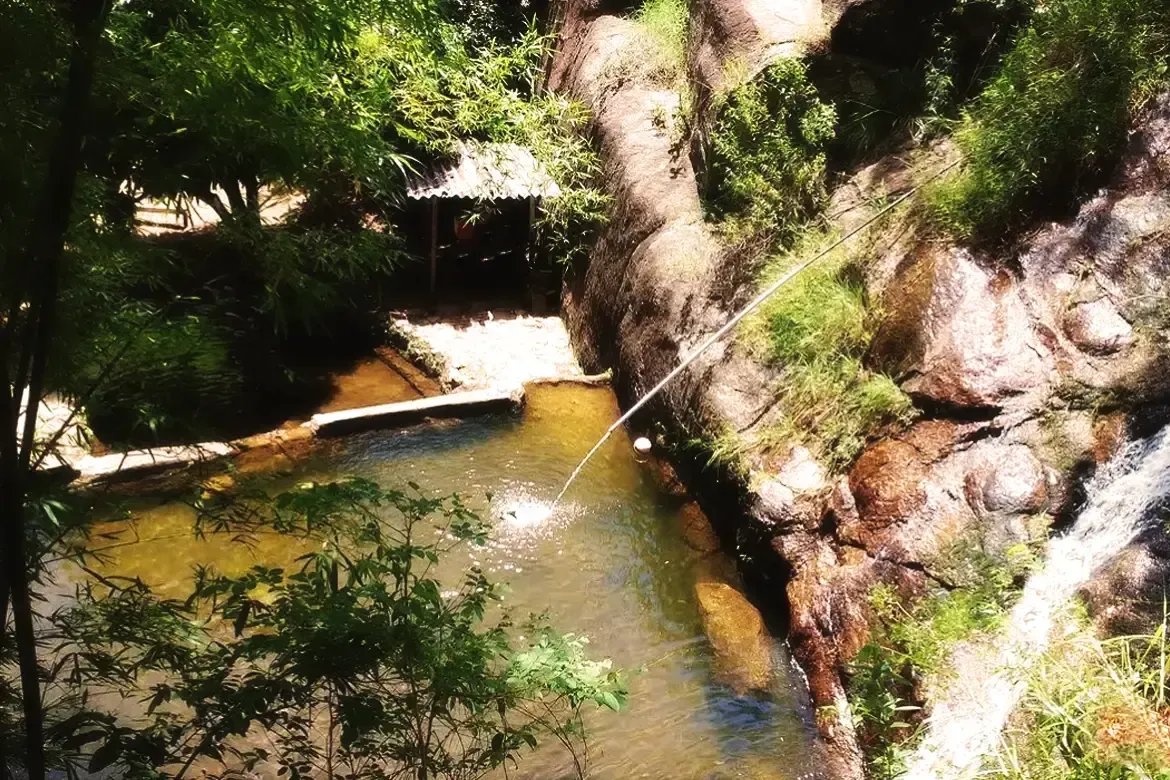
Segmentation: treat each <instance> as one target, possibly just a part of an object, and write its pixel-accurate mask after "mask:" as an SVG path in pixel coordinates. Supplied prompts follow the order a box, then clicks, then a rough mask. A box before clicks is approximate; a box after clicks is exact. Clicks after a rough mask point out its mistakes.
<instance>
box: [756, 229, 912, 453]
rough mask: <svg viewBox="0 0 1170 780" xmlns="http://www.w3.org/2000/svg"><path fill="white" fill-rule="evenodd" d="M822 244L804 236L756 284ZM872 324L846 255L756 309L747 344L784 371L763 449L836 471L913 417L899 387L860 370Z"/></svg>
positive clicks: (874, 317) (870, 308)
mask: <svg viewBox="0 0 1170 780" xmlns="http://www.w3.org/2000/svg"><path fill="white" fill-rule="evenodd" d="M830 238H831V237H830ZM827 240H828V238H826V237H825V236H823V235H817V236H809V237H807V238H806V239H805V240H803V241H802V244H801V246H800V247H798V248H797V249H794V250H793V252H791V253H790V254H788V255H783V256H780V257H776V258H774V259H772V260H771V261H770V262H769V263H768V264H767V265H766V267H765V269H764V271H763V274H762V277H761V286H763V285H766V284H768V283H769V282H771V281H772V280H773V279H775V278H776V277H778V276H779V275H781V274H782V273H784V272H785V271H786V270H787V269H788V268H790V267H791V266H792V265H793V264H794V263H796V262H799V261H800V260H801V259H803V258H805V257H808V256H810V255H811V254H812V253H815V252H816V251H818V250H819V247H820V245H821V244H822V243H823V242H825V241H827ZM878 320H879V313H878V311H877V310H876V307H875V306H874V304H873V302H872V301H871V300H870V299H869V296H868V295H867V293H866V291H865V287H864V284H863V283H862V281H861V279H860V274H859V273H858V272H857V269H856V267H855V266H854V264H853V260H852V256H851V255H849V254H846V253H845V252H844V251H841V252H838V253H836V254H834V255H832V256H830V257H827V258H825V259H823V260H821V261H820V262H819V263H818V264H817V265H814V266H812V267H811V268H809V269H807V270H806V271H804V272H802V273H801V274H799V275H797V276H796V277H794V278H793V279H792V281H790V282H789V283H788V285H787V286H786V287H784V288H782V289H781V290H780V291H779V292H777V293H776V294H775V295H774V296H773V297H772V298H771V299H769V300H768V301H767V302H766V303H765V304H764V305H763V306H762V307H761V310H760V313H759V315H758V316H757V317H756V318H754V319H753V320H752V321H751V322H750V324H749V325H748V326H747V327H746V332H745V338H746V339H747V340H748V342H749V343H750V344H752V345H753V346H754V348H755V349H756V351H757V353H760V354H761V355H762V357H764V358H765V359H766V360H768V361H769V362H771V363H773V364H775V365H777V366H780V367H782V368H783V369H784V376H783V380H782V386H781V388H780V390H779V392H780V404H779V407H780V411H781V419H780V421H779V422H778V423H777V424H776V425H775V426H774V427H773V428H772V429H771V430H770V431H769V432H768V433H767V434H765V436H764V437H763V438H762V444H763V445H764V446H765V447H775V446H780V445H782V444H802V445H804V446H807V447H808V448H809V449H810V451H811V452H812V453H813V454H814V455H815V456H816V457H817V458H818V459H820V460H821V461H822V462H823V463H825V464H826V465H827V466H828V467H829V468H830V469H831V470H840V469H843V468H846V467H847V466H848V465H849V464H850V463H852V461H853V460H854V458H856V457H857V455H858V454H859V453H860V452H861V449H862V448H863V447H864V446H865V443H866V441H868V440H869V439H870V438H872V437H873V436H875V435H877V434H878V433H880V432H881V431H882V430H883V429H885V428H887V427H890V426H896V425H901V424H905V423H907V422H909V421H910V420H911V419H912V418H913V416H914V408H913V405H912V404H911V402H910V399H909V397H907V396H906V394H905V393H903V392H902V391H901V389H899V387H898V385H897V383H895V382H894V380H893V379H891V378H890V377H888V376H886V375H884V374H881V373H878V372H875V371H872V370H870V369H869V368H867V367H866V366H865V364H864V360H863V359H864V356H865V353H866V351H867V349H868V348H869V343H870V341H871V339H872V338H873V333H874V330H875V329H876V327H877V324H878Z"/></svg>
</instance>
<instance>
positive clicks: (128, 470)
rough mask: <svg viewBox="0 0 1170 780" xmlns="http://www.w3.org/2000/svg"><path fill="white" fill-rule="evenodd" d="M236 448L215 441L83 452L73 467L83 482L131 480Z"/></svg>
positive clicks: (216, 457) (205, 459)
mask: <svg viewBox="0 0 1170 780" xmlns="http://www.w3.org/2000/svg"><path fill="white" fill-rule="evenodd" d="M235 451H236V449H235V448H234V447H232V446H231V445H230V444H226V443H224V442H218V441H215V442H206V443H203V444H191V445H186V446H182V447H154V448H151V449H147V450H131V451H130V452H115V453H112V454H110V455H101V456H99V457H94V456H93V455H86V456H85V457H84V458H82V459H81V460H80V461H78V462H77V463H76V464H75V465H74V469H75V470H76V472H77V480H78V481H80V482H82V483H86V482H94V481H96V480H110V479H117V480H118V481H121V480H131V479H137V478H139V477H144V476H147V475H150V474H155V473H157V472H160V471H165V470H167V469H172V468H176V467H178V466H186V465H190V464H192V463H200V462H205V461H210V460H217V459H219V458H223V457H226V456H228V455H231V454H233V453H235Z"/></svg>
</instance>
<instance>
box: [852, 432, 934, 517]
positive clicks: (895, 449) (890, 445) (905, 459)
mask: <svg viewBox="0 0 1170 780" xmlns="http://www.w3.org/2000/svg"><path fill="white" fill-rule="evenodd" d="M926 475H927V470H926V466H925V464H923V462H922V459H921V456H920V453H919V451H918V450H917V449H915V448H914V447H913V446H912V445H910V444H907V443H906V442H904V441H899V440H897V439H885V440H883V441H880V442H878V443H877V444H875V445H874V446H873V447H870V448H869V449H867V450H866V451H865V452H864V453H862V455H861V457H860V458H858V459H857V463H856V465H854V467H853V470H852V471H850V472H849V489H850V491H851V492H852V493H853V497H854V501H855V502H856V506H857V513H858V516H859V520H860V522H861V523H862V524H863V525H865V526H867V527H869V528H886V527H888V526H890V525H892V524H894V523H895V522H897V521H898V520H900V519H902V518H905V517H906V516H907V515H909V514H911V513H912V512H914V511H916V510H917V509H919V508H920V507H921V506H922V505H923V504H925V502H926V493H925V490H924V489H923V485H922V483H923V481H924V480H925V479H926Z"/></svg>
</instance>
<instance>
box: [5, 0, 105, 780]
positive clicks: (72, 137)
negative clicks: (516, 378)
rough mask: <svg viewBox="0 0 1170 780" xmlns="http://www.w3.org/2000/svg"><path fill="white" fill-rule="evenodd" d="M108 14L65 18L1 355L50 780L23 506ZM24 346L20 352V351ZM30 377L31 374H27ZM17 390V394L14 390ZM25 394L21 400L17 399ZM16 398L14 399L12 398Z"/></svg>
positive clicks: (20, 565)
mask: <svg viewBox="0 0 1170 780" xmlns="http://www.w3.org/2000/svg"><path fill="white" fill-rule="evenodd" d="M108 12H109V0H75V2H73V3H72V4H70V5H69V6H67V7H66V9H65V11H64V13H65V14H66V15H67V16H69V17H70V21H71V22H72V24H73V31H74V39H73V45H72V48H71V51H70V58H69V76H68V81H67V83H66V88H65V96H64V100H63V101H62V105H61V120H60V126H59V128H58V135H57V139H56V142H55V144H54V146H53V149H52V151H51V154H50V157H49V164H48V172H47V175H46V181H45V187H44V191H43V193H42V200H41V203H40V204H39V206H38V209H37V211H36V213H35V216H34V219H33V224H32V229H31V230H30V232H29V242H30V243H29V245H28V247H27V248H26V251H25V252H23V253H22V256H21V258H20V260H19V261H18V262H19V263H20V264H21V265H23V266H24V267H23V268H16V269H13V270H15V271H16V273H17V274H18V275H19V277H20V278H23V279H27V280H29V282H30V284H31V289H30V291H29V295H28V304H29V306H28V313H29V317H28V319H26V320H25V322H24V323H23V326H22V327H20V328H19V338H17V339H13V338H11V337H12V336H13V335H14V334H15V333H16V329H17V323H16V322H15V321H13V320H11V319H10V320H9V321H8V322H6V323H5V330H6V337H5V343H4V344H3V354H0V401H3V404H2V406H3V409H2V410H0V411H2V414H3V422H4V431H3V433H2V435H0V438H2V441H0V483H2V484H0V549H2V552H0V555H2V558H3V560H2V561H0V562H2V563H3V570H4V572H5V573H6V575H7V590H8V593H9V596H10V599H11V604H12V615H13V624H14V628H15V634H16V646H17V659H18V662H19V667H20V684H21V700H22V705H23V710H24V726H25V735H26V739H25V761H24V763H25V768H26V773H27V776H28V778H29V780H44V777H45V744H44V715H43V711H42V703H41V689H40V668H39V665H38V662H37V646H36V636H35V634H34V625H33V608H32V597H31V594H30V592H29V561H28V552H27V550H26V544H25V543H26V533H27V529H26V521H27V518H26V516H25V501H26V491H27V489H28V477H29V474H28V467H29V462H30V458H31V455H32V448H33V433H34V430H35V424H36V419H35V418H36V412H37V410H38V408H39V406H40V400H41V394H42V392H43V390H44V379H45V368H46V360H47V352H48V346H49V343H50V341H51V337H52V327H53V320H54V318H55V316H56V298H57V280H58V277H59V274H60V264H61V255H62V253H63V251H64V247H65V233H66V231H67V230H68V227H69V219H70V215H71V213H72V208H73V194H74V190H75V188H76V184H77V174H78V172H79V170H80V168H81V148H82V139H83V136H84V131H85V123H86V115H87V106H88V103H89V96H90V91H91V88H92V85H93V76H94V59H95V57H96V49H97V44H98V41H99V38H100V35H101V32H102V29H103V28H104V25H105V18H106V15H107V14H108ZM10 294H12V295H13V296H14V298H13V299H12V300H10V301H9V303H10V304H11V305H12V306H13V307H19V306H20V305H21V304H22V303H23V301H22V299H23V297H24V296H23V295H22V291H21V290H19V289H17V290H15V291H13V292H11V293H10ZM18 345H19V346H18ZM16 349H19V355H20V358H19V360H18V361H16V362H17V366H18V369H19V370H20V373H21V375H20V376H15V377H10V376H8V369H9V366H11V365H12V364H11V362H10V359H11V357H12V355H13V354H14V353H15V350H16ZM25 372H27V374H26V373H25ZM25 387H28V389H29V399H28V404H27V406H26V408H25V415H26V419H25V424H24V426H23V430H21V429H20V422H19V409H20V404H21V397H20V396H21V395H23V389H24V388H25ZM14 391H15V392H14ZM18 392H19V394H17V393H18ZM14 395H15V397H13V396H14Z"/></svg>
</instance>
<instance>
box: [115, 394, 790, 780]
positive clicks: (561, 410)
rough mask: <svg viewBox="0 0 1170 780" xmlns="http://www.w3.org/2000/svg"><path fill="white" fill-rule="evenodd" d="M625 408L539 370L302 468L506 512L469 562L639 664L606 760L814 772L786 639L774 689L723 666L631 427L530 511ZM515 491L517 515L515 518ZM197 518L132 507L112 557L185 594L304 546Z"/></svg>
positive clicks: (753, 772)
mask: <svg viewBox="0 0 1170 780" xmlns="http://www.w3.org/2000/svg"><path fill="white" fill-rule="evenodd" d="M618 413H619V409H618V406H617V404H616V402H615V400H614V397H613V395H612V393H611V392H610V391H609V390H607V389H597V388H582V387H579V386H559V387H558V386H551V387H550V386H537V387H533V388H531V389H530V391H529V395H528V404H527V408H526V410H525V412H524V414H523V415H519V416H499V417H490V418H482V419H477V420H468V421H462V422H452V423H443V424H435V425H427V426H420V427H418V428H415V429H411V430H407V431H397V432H375V433H370V434H365V435H361V436H356V437H353V438H350V439H346V440H343V441H341V442H339V443H338V445H337V447H336V448H334V449H332V450H331V451H330V452H329V455H328V457H327V458H325V457H323V458H321V459H318V460H317V461H316V462H311V463H309V464H307V465H306V466H305V467H304V469H303V471H302V472H301V473H300V474H297V475H294V477H293V478H295V479H305V478H313V479H322V478H336V477H340V476H347V475H360V476H365V477H370V478H372V479H374V480H376V481H378V482H379V483H381V484H385V485H401V484H403V483H405V482H406V481H408V480H409V481H414V482H417V483H419V484H420V485H421V486H423V487H424V488H425V489H427V490H431V491H434V492H436V493H448V492H453V491H457V492H460V493H461V494H463V495H464V497H465V498H466V499H467V501H468V503H469V504H470V505H471V506H472V507H473V508H476V509H478V510H480V511H481V512H483V513H484V515H485V516H491V517H494V518H497V522H498V525H497V532H496V541H495V542H493V544H492V545H491V546H490V547H489V548H487V549H481V550H475V551H470V552H468V553H465V554H466V555H468V558H467V560H466V561H465V563H471V562H473V561H474V562H478V563H479V564H480V565H481V566H482V567H483V568H484V570H485V571H487V572H488V573H489V575H490V576H491V577H492V578H494V579H496V580H499V581H506V582H508V583H510V586H511V590H510V593H509V597H508V604H509V605H510V606H511V607H513V608H514V610H515V612H516V614H518V615H524V614H526V613H527V612H541V611H546V610H547V612H548V614H549V615H550V617H551V622H552V624H553V625H555V626H556V627H558V628H559V629H561V630H562V631H571V632H575V633H580V634H585V635H587V636H588V637H589V638H590V642H591V645H590V646H591V649H592V652H593V653H594V654H595V655H598V656H604V657H609V658H612V659H613V661H614V663H615V664H616V665H618V666H620V667H622V668H624V669H626V670H628V671H629V677H630V694H631V695H630V706H629V707H628V708H627V709H626V710H624V711H622V712H621V713H617V714H612V713H598V714H597V716H596V717H591V718H590V720H589V723H588V726H589V729H590V740H589V766H590V770H591V771H590V774H591V776H592V777H595V778H599V780H627V779H630V778H656V779H657V778H663V779H665V778H673V779H676V780H715V779H717V778H757V779H759V780H763V779H764V778H769V779H772V778H775V779H776V780H780V779H781V778H795V777H797V776H798V775H800V774H802V773H805V772H808V771H809V770H810V769H811V766H810V764H809V760H810V756H809V744H810V738H811V729H810V726H809V724H808V722H807V717H806V716H807V712H806V709H805V705H804V703H803V702H802V701H801V700H800V697H799V696H798V695H797V694H796V690H797V687H796V686H794V685H792V683H791V679H790V670H791V665H790V663H789V661H788V659H787V656H786V655H785V653H784V649H783V646H782V645H781V644H780V643H775V646H774V648H773V661H774V668H775V675H774V679H775V682H774V684H773V686H772V691H771V694H770V695H763V694H755V695H747V696H739V695H736V693H735V692H734V691H732V690H731V689H729V688H727V687H725V686H723V685H721V684H720V683H719V682H718V680H717V676H716V669H715V659H714V656H713V651H712V649H711V646H710V644H709V643H708V640H707V638H706V636H705V635H704V633H703V628H702V622H701V619H700V616H699V611H698V607H697V605H696V602H695V596H694V585H695V581H696V580H695V578H696V576H697V575H698V568H699V563H700V554H699V553H697V552H695V551H694V550H692V549H691V548H690V547H689V546H688V545H687V544H686V543H685V541H684V540H683V537H682V535H681V531H680V518H679V514H678V501H677V499H670V498H668V497H665V496H662V495H661V494H659V493H658V492H657V491H656V489H655V487H654V485H653V483H652V482H651V480H650V478H649V475H648V474H647V473H646V472H645V471H644V470H643V469H644V467H642V466H640V465H639V464H638V463H637V462H635V460H634V459H633V456H632V452H631V447H630V442H629V440H628V439H627V438H626V437H625V435H624V434H621V433H619V435H617V436H615V437H613V439H612V440H611V441H610V442H609V443H607V445H606V446H605V447H604V448H603V449H602V450H601V451H600V452H599V453H598V454H597V456H595V458H594V459H593V460H592V461H591V462H590V466H589V468H588V469H586V470H585V472H584V473H583V474H582V475H581V477H580V479H579V480H578V481H577V482H576V483H575V485H574V487H573V490H572V492H571V493H570V494H569V495H568V496H567V497H566V500H565V503H564V504H563V505H562V506H561V508H559V509H558V511H557V512H556V514H555V515H554V516H552V517H551V518H546V517H545V516H544V513H541V512H538V511H537V512H525V511H523V508H524V507H525V506H529V507H531V506H540V505H541V504H547V502H549V501H551V500H552V498H553V497H554V496H555V495H556V493H557V491H558V490H559V488H560V486H561V484H562V482H563V481H564V479H565V476H566V474H568V473H569V471H571V470H572V468H573V467H574V466H575V465H576V463H577V462H578V460H579V459H580V458H581V456H582V455H584V454H585V452H586V451H587V450H588V449H589V447H590V445H591V444H592V443H593V442H594V441H596V440H597V438H598V436H600V435H601V433H602V432H603V431H604V430H605V429H606V428H607V427H608V426H609V425H610V424H611V423H612V422H613V420H614V419H616V418H617V415H618ZM488 493H491V494H492V496H493V497H492V498H491V499H490V500H489V499H488V498H487V494H488ZM516 507H520V508H521V510H522V511H520V512H518V513H517V516H516V519H510V518H507V517H506V511H507V510H508V509H512V508H516ZM190 522H191V515H190V513H189V510H187V509H186V508H185V507H182V506H180V505H174V504H171V505H163V506H156V507H152V508H143V509H142V510H141V511H138V512H137V513H136V522H135V523H134V533H136V534H138V537H139V538H140V539H142V540H143V541H140V542H137V543H135V544H131V545H127V546H125V547H119V548H115V549H113V550H110V553H111V554H112V555H113V556H114V557H113V560H112V562H111V565H110V568H111V569H116V570H120V571H121V572H123V573H125V572H129V571H133V572H135V573H137V574H139V575H140V576H142V577H143V579H144V580H146V581H148V582H150V583H151V584H153V585H155V586H157V587H161V588H162V589H163V590H171V589H174V591H175V592H176V593H177V592H179V591H181V590H182V588H183V586H184V582H185V580H186V577H187V572H188V571H189V568H190V566H191V564H193V563H195V562H208V563H212V562H213V563H215V565H216V566H217V567H218V568H220V569H222V570H225V571H229V572H230V571H233V570H241V569H243V568H246V567H247V566H250V565H252V564H253V563H255V562H257V561H264V562H268V563H280V562H283V561H287V560H290V559H291V558H292V557H293V556H295V555H296V554H297V553H298V552H300V551H299V550H297V549H295V548H293V547H289V546H288V542H287V541H286V540H283V539H279V538H264V539H261V540H260V543H259V544H258V545H257V546H256V547H255V548H254V549H250V548H248V547H244V546H242V545H231V544H229V543H227V542H226V541H224V540H212V541H208V542H197V541H195V540H193V539H192V538H191V536H190V531H189V528H190ZM107 530H116V529H115V528H114V527H113V526H111V527H110V528H109V529H107ZM123 533H125V532H124V531H123ZM151 540H154V541H151ZM570 768H571V764H570V763H569V761H568V758H567V757H566V756H565V755H564V754H563V753H562V752H560V751H559V750H558V749H552V748H550V749H547V750H541V751H540V752H539V753H538V754H536V755H533V756H529V757H527V758H526V759H525V760H523V761H522V762H521V763H520V766H519V768H518V770H515V771H510V772H509V773H508V776H509V778H533V780H536V779H537V778H539V779H540V780H556V779H557V778H561V777H569V776H570Z"/></svg>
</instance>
